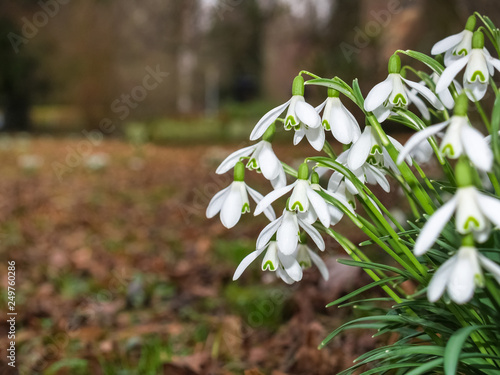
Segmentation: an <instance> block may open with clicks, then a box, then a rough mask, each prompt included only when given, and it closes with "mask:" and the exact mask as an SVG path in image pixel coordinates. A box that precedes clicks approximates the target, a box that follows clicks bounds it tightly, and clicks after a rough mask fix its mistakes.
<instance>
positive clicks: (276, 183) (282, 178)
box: [271, 167, 286, 189]
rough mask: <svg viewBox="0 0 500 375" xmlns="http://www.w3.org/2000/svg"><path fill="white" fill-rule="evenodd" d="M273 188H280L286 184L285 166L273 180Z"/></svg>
mask: <svg viewBox="0 0 500 375" xmlns="http://www.w3.org/2000/svg"><path fill="white" fill-rule="evenodd" d="M271 185H272V187H273V189H280V188H282V187H284V186H286V173H285V170H284V169H283V167H281V168H280V169H279V172H278V175H277V176H276V177H275V178H273V179H272V180H271Z"/></svg>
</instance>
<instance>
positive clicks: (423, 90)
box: [402, 78, 444, 110]
mask: <svg viewBox="0 0 500 375" xmlns="http://www.w3.org/2000/svg"><path fill="white" fill-rule="evenodd" d="M402 79H403V81H404V82H405V83H406V84H407V85H408V86H410V87H411V88H412V89H414V90H416V91H417V92H418V93H419V94H420V95H422V96H423V97H424V98H425V99H427V100H428V101H429V103H431V104H432V105H433V106H434V108H436V109H439V110H442V109H444V107H443V105H442V104H441V102H440V101H439V99H438V97H437V96H436V94H434V93H433V92H432V91H431V90H429V89H428V88H427V87H425V86H424V85H422V84H420V83H418V82H414V81H410V80H408V79H406V78H402Z"/></svg>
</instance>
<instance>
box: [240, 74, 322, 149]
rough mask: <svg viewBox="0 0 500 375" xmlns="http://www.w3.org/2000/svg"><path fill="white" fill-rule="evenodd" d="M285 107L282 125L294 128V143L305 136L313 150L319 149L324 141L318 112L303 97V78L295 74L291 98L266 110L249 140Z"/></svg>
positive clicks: (258, 134)
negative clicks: (285, 111)
mask: <svg viewBox="0 0 500 375" xmlns="http://www.w3.org/2000/svg"><path fill="white" fill-rule="evenodd" d="M286 108H288V110H287V113H286V116H285V120H284V127H285V130H291V129H294V130H295V134H294V139H293V142H294V145H296V144H298V143H299V142H300V141H301V140H302V138H304V136H305V137H306V138H307V140H308V141H309V143H310V144H311V146H312V147H313V148H314V149H315V150H317V151H321V149H322V148H323V145H324V143H325V132H324V130H323V128H322V127H321V118H320V117H319V114H318V112H317V111H316V109H315V108H314V107H313V106H312V105H310V104H309V103H306V101H305V99H304V78H303V77H302V76H297V77H295V79H294V80H293V85H292V98H291V99H290V100H289V101H287V102H286V103H284V104H282V105H280V106H278V107H276V108H273V109H271V110H270V111H269V112H267V113H266V114H265V115H264V116H263V117H262V118H261V119H260V120H259V122H258V123H257V125H255V127H254V129H253V130H252V133H251V134H250V140H252V141H254V140H256V139H258V138H260V137H261V136H262V135H263V134H264V133H265V132H266V130H267V128H269V126H271V124H273V123H274V122H275V121H276V119H277V118H278V117H279V116H280V115H281V114H282V113H283V111H284V110H285V109H286Z"/></svg>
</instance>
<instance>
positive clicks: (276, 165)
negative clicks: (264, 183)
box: [216, 124, 286, 189]
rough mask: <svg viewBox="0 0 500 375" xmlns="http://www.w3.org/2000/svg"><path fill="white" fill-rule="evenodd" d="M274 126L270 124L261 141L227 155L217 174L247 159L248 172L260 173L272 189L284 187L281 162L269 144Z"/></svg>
mask: <svg viewBox="0 0 500 375" xmlns="http://www.w3.org/2000/svg"><path fill="white" fill-rule="evenodd" d="M275 128H276V126H275V125H274V124H272V125H271V126H270V127H269V128H268V129H267V130H266V132H265V133H264V135H263V137H262V138H263V139H262V141H260V142H258V143H256V144H254V145H252V146H248V147H244V148H242V149H241V150H238V151H235V152H233V153H232V154H231V155H229V156H228V157H227V158H226V159H225V160H224V161H223V162H222V163H221V164H220V165H219V167H218V168H217V170H216V173H217V174H223V173H226V172H227V171H229V170H230V169H231V168H233V167H234V166H235V165H236V163H237V162H238V161H241V160H242V159H243V158H247V157H248V162H247V165H246V167H247V168H248V169H250V170H253V169H255V170H257V171H260V172H262V175H263V176H264V177H265V178H266V179H268V180H269V181H271V184H272V186H273V188H275V189H278V188H281V187H283V186H285V185H286V174H285V170H284V169H283V165H282V164H281V161H280V160H279V159H278V158H277V156H276V155H275V154H274V151H273V147H272V144H271V141H272V138H273V136H274V131H275Z"/></svg>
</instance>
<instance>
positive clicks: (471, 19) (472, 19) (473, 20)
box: [465, 15, 476, 31]
mask: <svg viewBox="0 0 500 375" xmlns="http://www.w3.org/2000/svg"><path fill="white" fill-rule="evenodd" d="M475 27H476V16H474V15H472V16H470V17H469V18H468V19H467V23H466V24H465V30H468V31H474V28H475Z"/></svg>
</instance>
